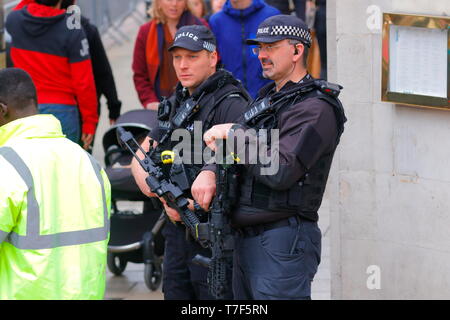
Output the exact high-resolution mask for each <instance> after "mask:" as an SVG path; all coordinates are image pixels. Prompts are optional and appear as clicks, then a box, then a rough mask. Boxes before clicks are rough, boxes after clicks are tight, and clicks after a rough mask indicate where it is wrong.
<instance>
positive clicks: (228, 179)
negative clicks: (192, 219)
mask: <svg viewBox="0 0 450 320" xmlns="http://www.w3.org/2000/svg"><path fill="white" fill-rule="evenodd" d="M227 160H228V159H225V160H224V162H223V163H220V164H219V163H217V165H216V196H215V197H214V199H213V201H212V205H211V211H210V215H209V223H208V235H209V237H208V240H209V245H210V247H211V252H212V257H211V258H205V257H202V256H200V255H196V256H195V257H194V259H193V262H194V263H197V264H200V265H203V266H206V267H208V268H209V271H208V286H209V292H210V293H211V294H212V295H213V296H214V297H216V298H217V299H229V298H230V297H227V296H226V293H227V292H230V291H231V288H229V287H228V285H229V283H228V281H227V277H228V278H229V277H230V275H231V269H232V257H233V250H234V239H233V234H232V230H231V223H230V218H229V217H230V216H229V213H230V211H231V207H232V205H233V203H234V201H235V200H236V197H237V194H236V190H235V186H236V185H237V183H238V181H237V171H236V166H233V165H230V164H228V162H229V161H227ZM232 160H233V161H231V163H233V162H236V161H238V159H237V158H235V157H233V159H232ZM227 273H228V275H227Z"/></svg>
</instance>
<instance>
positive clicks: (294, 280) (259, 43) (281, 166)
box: [191, 15, 346, 300]
mask: <svg viewBox="0 0 450 320" xmlns="http://www.w3.org/2000/svg"><path fill="white" fill-rule="evenodd" d="M247 43H248V44H250V45H256V47H255V48H254V52H255V54H257V55H258V58H259V60H260V62H261V65H262V68H263V76H264V77H266V78H269V79H271V80H273V81H274V82H272V83H271V84H268V85H267V86H265V87H263V88H262V89H261V90H260V92H259V96H258V98H257V99H256V100H255V101H254V102H253V103H252V105H251V106H249V109H248V111H246V112H245V114H244V116H243V118H242V119H241V121H239V124H232V123H230V124H222V125H217V126H214V127H213V128H212V129H210V130H208V131H207V132H206V133H205V135H204V141H205V143H206V144H207V145H208V146H209V147H210V148H211V149H213V150H214V149H216V140H218V139H229V141H228V142H227V145H228V144H229V142H230V141H231V140H232V141H234V140H238V139H236V137H239V135H240V134H244V133H245V136H246V137H247V139H248V140H247V144H246V145H245V144H244V145H243V146H240V147H239V146H238V150H239V148H241V147H243V148H242V149H241V150H243V151H242V152H239V153H238V156H239V158H241V162H242V165H240V166H239V167H241V170H242V171H241V175H240V178H241V181H240V184H239V185H240V193H239V194H240V197H239V200H238V205H237V206H236V208H235V209H234V210H233V211H232V212H231V219H232V223H233V226H234V228H235V229H236V230H237V232H236V236H235V249H234V257H233V259H234V265H233V294H234V298H235V299H239V300H241V299H243V300H246V299H310V296H311V282H312V280H313V278H314V275H315V273H316V272H317V268H318V265H319V263H320V254H321V237H322V236H321V231H320V229H319V227H318V224H317V221H318V218H319V217H318V210H319V207H320V204H321V202H322V197H323V193H324V190H325V185H326V182H327V179H328V174H329V170H330V166H331V162H332V159H333V155H334V152H335V150H336V147H337V145H338V143H339V138H340V136H341V134H342V132H343V130H344V126H343V125H344V122H345V121H346V118H345V115H344V110H343V108H342V105H341V103H340V101H339V100H338V99H337V96H338V94H339V91H340V89H341V87H340V86H338V85H333V84H329V83H327V82H326V81H323V80H315V79H313V78H312V77H311V76H310V75H309V74H308V72H307V69H306V58H307V52H308V48H309V47H310V45H311V34H310V32H309V30H308V27H307V25H306V24H305V23H304V22H303V21H302V20H300V19H298V18H296V17H294V16H288V15H277V16H273V17H270V18H268V19H266V20H265V21H263V22H262V23H261V24H260V25H259V28H258V31H257V35H256V39H250V40H247ZM253 129H257V130H258V129H267V130H271V129H277V130H279V131H278V132H279V139H278V147H276V144H272V143H271V144H270V148H268V151H267V153H266V154H265V155H266V156H267V157H268V158H269V159H271V162H270V165H271V166H272V165H273V164H274V163H275V162H277V166H273V167H277V169H278V170H274V171H273V172H271V173H269V174H267V172H266V173H264V170H262V169H265V168H266V167H267V165H264V164H263V163H266V164H267V163H268V162H266V161H261V162H253V164H252V162H248V161H246V160H245V159H248V146H251V145H252V140H253V141H256V143H259V141H258V140H261V139H260V136H258V134H257V133H259V132H260V131H256V130H253ZM265 136H266V137H268V136H269V132H268V133H267V134H266V135H265ZM275 137H276V136H275ZM272 145H274V146H275V147H273V148H272ZM235 150H236V149H235ZM246 156H247V157H246ZM265 160H267V158H266V159H265ZM214 180H215V173H214V172H212V171H208V170H204V171H202V172H201V173H200V174H199V176H198V177H197V179H196V180H195V182H194V184H193V186H192V189H191V192H192V195H193V196H194V199H195V200H196V201H197V202H198V203H199V204H200V206H202V207H203V208H207V207H209V204H210V201H211V198H212V197H213V195H214V192H215V190H212V189H211V188H209V187H208V186H209V185H211V183H212V182H213V181H214Z"/></svg>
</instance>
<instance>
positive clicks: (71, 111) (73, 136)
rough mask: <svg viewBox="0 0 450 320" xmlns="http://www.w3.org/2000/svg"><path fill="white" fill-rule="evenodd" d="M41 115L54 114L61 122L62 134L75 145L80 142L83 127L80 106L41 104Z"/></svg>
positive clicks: (39, 107)
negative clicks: (79, 111)
mask: <svg viewBox="0 0 450 320" xmlns="http://www.w3.org/2000/svg"><path fill="white" fill-rule="evenodd" d="M38 109H39V113H41V114H52V115H54V116H55V117H56V118H57V119H58V120H59V122H61V127H62V132H63V133H64V134H65V135H66V137H67V139H70V140H72V141H73V142H75V143H78V142H79V141H80V137H81V125H80V115H79V113H78V106H75V105H67V104H40V105H39V106H38Z"/></svg>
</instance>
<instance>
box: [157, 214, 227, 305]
mask: <svg viewBox="0 0 450 320" xmlns="http://www.w3.org/2000/svg"><path fill="white" fill-rule="evenodd" d="M163 236H164V237H165V248H164V264H163V293H164V299H165V300H213V299H214V297H213V296H212V295H211V294H210V293H209V289H208V284H207V276H208V269H207V268H205V267H203V266H200V265H197V264H195V263H193V262H192V259H193V258H194V257H195V256H196V255H197V254H200V255H203V256H206V257H211V250H210V249H208V248H203V247H202V246H200V244H198V243H197V242H195V241H193V240H187V239H186V229H185V228H184V227H183V226H177V225H174V224H173V223H172V222H169V221H168V222H166V225H165V227H164V230H163ZM229 281H230V285H229V287H230V292H229V294H228V296H227V299H232V293H231V276H230V280H229Z"/></svg>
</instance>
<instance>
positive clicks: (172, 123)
mask: <svg viewBox="0 0 450 320" xmlns="http://www.w3.org/2000/svg"><path fill="white" fill-rule="evenodd" d="M169 51H171V53H172V56H173V63H174V68H175V71H176V73H177V77H178V80H179V83H178V85H177V87H176V91H175V93H174V95H173V96H172V97H170V98H169V99H168V100H165V101H163V102H162V103H161V104H160V106H159V110H158V119H159V127H158V128H157V129H154V130H152V131H151V133H150V134H149V137H147V139H146V140H145V141H144V142H143V144H142V147H143V148H144V150H146V151H148V150H149V142H150V140H154V141H156V143H155V144H154V146H156V144H158V146H157V149H158V150H160V151H163V152H162V153H163V155H162V156H163V158H164V157H165V156H167V153H166V154H164V151H165V150H172V149H173V148H174V147H175V146H177V145H178V144H179V142H173V141H171V133H172V132H173V131H174V130H175V129H185V130H187V131H185V132H189V134H190V135H191V136H192V138H193V140H192V141H193V142H194V143H193V144H192V145H189V148H190V147H192V153H191V158H190V159H185V158H184V156H186V155H183V154H181V152H180V153H179V155H180V156H183V162H184V163H189V164H186V165H185V166H184V167H185V168H186V173H187V176H188V178H190V181H189V182H188V183H190V184H192V182H193V181H194V178H195V177H196V175H197V174H198V172H199V171H200V169H201V168H202V167H203V165H204V159H203V158H202V154H203V149H204V148H205V147H206V146H205V145H204V143H203V141H202V137H203V134H204V133H205V131H206V130H207V129H209V128H211V127H212V126H213V125H216V124H221V123H227V122H232V121H236V120H237V117H239V116H240V115H242V114H243V113H244V112H245V110H246V108H247V106H248V104H249V101H250V97H249V95H248V93H247V92H246V91H245V89H244V87H243V86H242V85H241V83H240V82H239V81H238V80H236V79H235V78H234V77H233V76H232V75H231V73H229V72H227V71H225V70H223V69H218V70H216V65H217V59H218V56H217V51H216V39H215V37H214V35H213V34H212V32H211V31H210V30H209V29H208V28H206V27H205V26H197V25H194V26H185V27H182V28H180V29H179V30H178V31H177V33H176V34H175V38H174V42H173V44H172V46H171V47H170V48H169ZM199 126H201V127H202V130H197V129H196V128H200V127H199ZM194 133H197V134H194ZM195 143H200V146H201V147H200V148H198V146H197V147H195V146H194V144H195ZM196 150H197V151H196ZM198 151H200V153H201V154H199V152H198ZM168 156H169V158H170V157H171V156H170V153H169V155H168ZM199 159H200V161H199ZM186 160H188V161H186ZM162 166H163V167H164V168H163V170H166V171H167V174H170V168H167V167H166V166H165V165H164V164H162ZM132 172H133V175H134V177H135V179H136V182H137V184H138V185H139V187H140V189H141V190H142V191H143V192H144V193H145V194H147V195H149V196H155V194H152V193H151V192H150V189H149V187H148V186H147V184H146V183H145V177H146V173H145V172H144V171H143V170H142V169H141V167H140V166H139V165H138V163H137V161H133V163H132ZM190 184H189V185H190ZM186 196H187V197H188V198H192V196H191V195H190V192H189V190H188V191H187V194H186ZM161 200H162V201H163V202H164V200H163V199H161ZM191 209H194V208H193V207H191ZM165 210H166V213H167V216H168V218H169V219H170V220H171V222H169V223H166V224H165V227H164V230H163V235H164V237H165V239H166V240H165V251H164V270H163V292H164V298H165V299H176V300H185V299H186V300H188V299H189V300H197V299H200V300H204V299H213V297H212V296H211V295H210V293H209V292H208V286H207V273H208V269H207V268H205V267H204V266H200V265H197V264H195V263H193V262H192V258H193V257H194V256H195V255H197V254H200V255H202V256H205V257H211V252H210V249H205V248H202V247H201V246H200V245H199V244H198V243H197V242H195V241H194V240H193V239H189V238H187V237H186V234H187V233H186V228H185V227H184V225H183V224H182V223H181V222H180V221H181V219H180V217H179V215H178V213H177V212H176V211H175V210H173V209H171V208H170V207H168V206H167V205H165ZM226 298H228V299H231V298H232V293H231V270H230V285H229V293H228V295H226Z"/></svg>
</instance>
